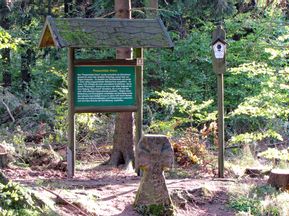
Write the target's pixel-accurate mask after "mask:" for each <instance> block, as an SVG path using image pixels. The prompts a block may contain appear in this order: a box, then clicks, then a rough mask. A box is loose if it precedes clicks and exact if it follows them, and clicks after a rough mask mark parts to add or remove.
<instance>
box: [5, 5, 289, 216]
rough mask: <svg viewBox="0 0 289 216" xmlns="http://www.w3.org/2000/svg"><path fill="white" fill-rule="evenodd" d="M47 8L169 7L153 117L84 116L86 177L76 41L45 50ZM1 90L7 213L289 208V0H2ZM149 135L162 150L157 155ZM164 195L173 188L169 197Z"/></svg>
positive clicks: (75, 13)
mask: <svg viewBox="0 0 289 216" xmlns="http://www.w3.org/2000/svg"><path fill="white" fill-rule="evenodd" d="M47 16H51V17H53V18H55V19H58V18H59V19H60V18H65V19H71V20H72V19H74V18H82V19H93V18H102V19H121V18H131V19H156V18H160V19H161V20H162V22H163V24H164V26H165V29H166V30H167V32H168V37H170V38H171V40H172V42H173V44H174V46H173V47H172V48H144V49H143V56H142V55H141V56H138V57H141V58H143V80H142V82H143V103H142V105H141V106H142V107H141V108H142V111H141V112H143V115H142V116H141V117H138V115H137V112H97V113H78V114H76V115H75V118H74V119H75V131H76V135H75V140H76V141H75V143H76V152H75V154H76V162H75V167H76V170H75V175H74V177H73V178H70V177H71V176H67V165H69V164H68V161H67V157H68V156H67V146H69V141H68V136H69V132H68V130H69V127H70V126H69V122H68V120H67V119H68V116H69V109H68V107H69V100H68V97H69V90H68V89H69V82H68V79H69V77H68V69H69V68H68V62H69V55H68V53H69V52H68V49H69V48H59V47H40V39H41V37H42V36H43V27H44V25H45V21H46V18H47ZM218 25H221V26H223V28H224V31H225V32H226V39H225V40H226V53H225V55H226V56H225V64H226V71H225V73H224V143H225V145H224V178H219V177H220V176H218V166H220V164H219V162H218V159H219V160H220V158H218V157H220V156H219V149H220V143H219V141H218V135H219V134H220V131H219V130H218V128H219V127H218V117H219V115H218V100H217V93H218V88H217V75H216V73H215V72H214V70H213V59H212V52H213V51H212V33H213V31H214V30H215V29H216V27H217V26H218ZM95 30H96V31H97V29H95ZM71 34H73V32H72V33H71ZM83 40H84V41H85V40H88V37H87V38H83ZM108 40H109V39H108ZM100 43H101V42H100ZM132 43H133V41H132ZM137 50H138V49H131V48H111V47H105V48H98V47H95V46H94V45H91V47H83V48H76V49H75V56H76V59H78V60H84V59H99V60H109V61H111V60H114V59H116V58H117V59H131V58H132V59H134V58H136V56H137V55H138V54H137ZM0 90H1V91H0V215H3V216H10V215H11V216H12V215H13V216H14V215H19V216H20V215H21V216H22V215H27V216H28V215H29V216H30V215H123V216H134V215H135V216H137V215H147V216H150V215H156V216H157V215H159V216H162V215H224V216H226V215H274V216H275V215H276V216H277V215H280V216H287V215H288V216H289V194H288V193H289V2H288V0H178V1H176V0H107V1H103V0H63V1H61V0H47V1H44V0H0ZM141 114H142V113H141ZM138 118H141V120H139V119H138ZM138 121H142V123H141V125H142V136H143V137H144V138H143V139H141V141H140V142H139V139H140V136H141V133H140V132H138V131H137V129H136V123H137V122H138ZM145 134H152V135H157V134H159V135H160V137H161V138H160V139H162V140H163V142H164V143H165V144H164V145H168V146H169V147H168V149H172V151H170V152H169V151H168V152H162V153H160V154H161V155H159V156H153V154H154V153H153V150H151V149H154V148H155V147H154V146H152V147H150V148H149V147H148V146H150V145H151V143H149V141H148V143H146V139H145V137H146V136H145ZM164 137H165V139H166V141H164ZM147 140H150V138H149V136H148V138H147ZM156 143H157V142H156ZM156 143H155V144H156ZM141 145H143V146H145V147H143V148H148V149H145V154H149V153H147V152H150V151H151V155H152V156H151V157H152V158H153V157H159V158H157V162H156V163H155V164H154V165H151V164H153V162H152V161H153V159H147V158H145V156H143V155H142V153H143V152H140V151H141V150H140V148H141ZM163 149H164V147H163V148H162V151H163ZM165 150H166V149H165ZM148 158H149V157H148ZM142 163H143V164H144V165H143V164H142ZM148 164H149V165H148ZM160 164H161V165H160ZM150 165H151V166H152V167H154V168H151V167H150ZM156 166H160V167H161V168H159V167H157V168H156ZM151 169H155V170H153V171H152V173H153V174H151V173H150V170H151ZM158 169H160V170H158ZM155 173H159V174H155ZM155 175H157V176H158V175H159V176H158V177H156V178H157V180H156V179H154V178H155V177H154V176H155ZM163 176H164V177H165V178H164V177H163ZM165 179H166V180H165ZM156 181H157V183H155V182H156ZM140 182H141V183H140ZM159 182H162V183H163V185H161V186H157V185H158V184H159V185H160V184H161V183H159ZM165 182H166V183H165ZM146 187H147V188H146ZM160 188H161V189H160ZM163 188H164V189H163ZM162 190H164V191H162ZM143 194H144V195H143ZM159 194H167V196H166V197H165V195H163V196H164V197H165V198H162V201H161V202H158V201H157V200H158V199H160V198H159ZM142 196H143V197H146V198H143V197H142ZM155 197H158V199H157V198H156V199H155ZM142 199H144V200H145V201H144V200H142ZM139 203H140V204H139Z"/></svg>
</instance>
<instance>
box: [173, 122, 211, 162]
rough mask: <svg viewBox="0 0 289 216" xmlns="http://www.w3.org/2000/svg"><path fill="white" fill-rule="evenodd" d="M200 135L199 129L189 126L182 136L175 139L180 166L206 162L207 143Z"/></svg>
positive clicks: (175, 149) (176, 155)
mask: <svg viewBox="0 0 289 216" xmlns="http://www.w3.org/2000/svg"><path fill="white" fill-rule="evenodd" d="M199 137H200V135H199V132H198V130H196V129H193V128H188V129H187V130H186V132H185V134H184V135H183V137H182V138H180V139H178V140H173V142H172V144H173V148H174V153H175V159H176V162H177V163H178V164H179V165H180V166H189V165H192V164H202V163H203V162H204V160H205V157H206V156H207V155H208V152H207V150H206V145H205V143H204V142H203V140H201V139H200V138H199Z"/></svg>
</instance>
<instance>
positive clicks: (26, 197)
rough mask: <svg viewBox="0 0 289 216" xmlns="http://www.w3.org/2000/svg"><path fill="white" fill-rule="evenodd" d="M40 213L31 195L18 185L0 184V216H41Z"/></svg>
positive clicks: (12, 183) (11, 183)
mask: <svg viewBox="0 0 289 216" xmlns="http://www.w3.org/2000/svg"><path fill="white" fill-rule="evenodd" d="M41 212H42V211H41V209H40V208H38V207H36V206H35V203H34V201H33V199H32V197H31V195H30V194H29V193H28V192H27V191H26V190H25V189H24V188H23V187H21V186H20V185H19V184H17V183H14V182H11V181H10V182H9V183H8V184H6V185H2V184H0V215H3V216H10V215H11V216H12V215H13V216H14V215H16V216H18V215H19V216H20V215H21V216H22V215H27V216H28V215H41Z"/></svg>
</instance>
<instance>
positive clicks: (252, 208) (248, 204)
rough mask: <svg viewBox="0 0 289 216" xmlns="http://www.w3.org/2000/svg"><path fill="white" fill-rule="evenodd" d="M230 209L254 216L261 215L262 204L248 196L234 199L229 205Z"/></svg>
mask: <svg viewBox="0 0 289 216" xmlns="http://www.w3.org/2000/svg"><path fill="white" fill-rule="evenodd" d="M229 205H230V207H231V208H233V209H235V210H236V211H238V212H249V213H251V214H253V215H260V214H261V212H260V208H261V202H260V201H259V200H256V199H252V198H249V197H246V196H240V197H237V198H234V199H232V200H231V201H230V203H229Z"/></svg>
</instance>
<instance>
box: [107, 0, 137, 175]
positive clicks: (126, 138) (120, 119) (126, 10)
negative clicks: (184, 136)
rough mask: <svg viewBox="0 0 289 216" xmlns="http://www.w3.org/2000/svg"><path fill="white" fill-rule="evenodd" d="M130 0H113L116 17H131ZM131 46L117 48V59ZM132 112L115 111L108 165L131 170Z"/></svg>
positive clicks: (126, 55)
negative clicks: (122, 165) (122, 166)
mask: <svg viewBox="0 0 289 216" xmlns="http://www.w3.org/2000/svg"><path fill="white" fill-rule="evenodd" d="M130 8H131V1H130V0H115V11H116V17H117V18H131V11H130ZM131 57H132V50H131V48H118V49H117V50H116V58H117V59H130V58H131ZM133 122H134V119H133V114H132V113H131V112H125V113H117V114H116V119H115V130H114V137H113V149H112V153H111V156H110V159H109V161H108V164H109V165H113V166H118V165H121V164H124V168H125V169H128V170H133V162H134V136H133V135H134V133H133Z"/></svg>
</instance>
